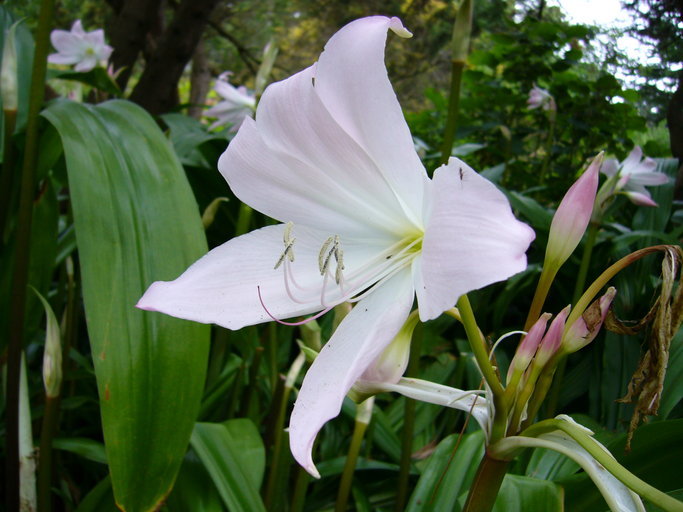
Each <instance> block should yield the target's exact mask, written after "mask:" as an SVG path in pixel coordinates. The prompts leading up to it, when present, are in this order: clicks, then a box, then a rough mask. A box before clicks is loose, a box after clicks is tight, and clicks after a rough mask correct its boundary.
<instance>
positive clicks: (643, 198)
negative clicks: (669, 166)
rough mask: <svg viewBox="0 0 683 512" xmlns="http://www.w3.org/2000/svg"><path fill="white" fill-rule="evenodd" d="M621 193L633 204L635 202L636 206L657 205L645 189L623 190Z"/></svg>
mask: <svg viewBox="0 0 683 512" xmlns="http://www.w3.org/2000/svg"><path fill="white" fill-rule="evenodd" d="M622 193H623V194H624V195H625V196H626V197H628V198H629V200H630V201H631V202H632V203H633V204H637V205H638V206H651V207H656V206H658V205H657V203H656V202H655V201H654V200H653V199H652V197H651V196H650V193H649V192H648V191H647V190H645V189H642V190H641V191H635V190H624V191H623V192H622Z"/></svg>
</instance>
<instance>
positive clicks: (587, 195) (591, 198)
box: [545, 153, 602, 268]
mask: <svg viewBox="0 0 683 512" xmlns="http://www.w3.org/2000/svg"><path fill="white" fill-rule="evenodd" d="M601 163H602V153H600V154H599V155H598V156H596V157H595V158H594V159H593V161H592V162H591V164H590V165H589V166H588V169H586V172H584V173H583V174H582V175H581V177H580V178H579V179H578V180H576V182H575V183H574V184H573V185H572V186H571V187H570V188H569V190H568V191H567V193H566V194H565V196H564V198H562V202H561V203H560V206H558V207H557V211H556V212H555V216H554V217H553V221H552V224H551V225H550V235H549V237H548V246H547V248H546V252H545V264H546V265H554V266H556V267H557V268H559V267H560V266H562V264H563V263H564V262H565V261H567V258H569V256H571V254H572V253H573V252H574V249H576V246H577V245H579V242H580V241H581V238H582V237H583V234H584V233H585V231H586V228H587V227H588V223H589V222H590V219H591V214H592V213H593V204H594V203H595V195H596V193H597V191H598V173H599V171H600V164H601Z"/></svg>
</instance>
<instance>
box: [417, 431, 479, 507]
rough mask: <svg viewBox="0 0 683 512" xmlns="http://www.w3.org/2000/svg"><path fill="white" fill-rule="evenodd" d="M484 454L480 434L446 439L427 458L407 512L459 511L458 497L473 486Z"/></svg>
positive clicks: (454, 436) (452, 436)
mask: <svg viewBox="0 0 683 512" xmlns="http://www.w3.org/2000/svg"><path fill="white" fill-rule="evenodd" d="M483 454H484V433H483V432H482V431H476V432H473V433H471V434H467V435H465V436H463V437H462V438H461V439H460V436H459V435H458V434H452V435H450V436H448V437H447V438H445V439H444V440H443V441H441V442H440V443H439V446H437V448H436V450H435V451H434V453H433V454H432V456H431V457H430V458H429V460H428V462H427V465H426V466H425V469H424V471H423V472H422V476H420V479H419V480H418V482H417V486H416V487H415V490H414V491H413V494H412V496H411V497H410V501H409V503H408V507H407V508H406V511H407V512H417V511H441V510H452V511H457V510H460V506H459V505H458V496H460V494H462V493H463V492H464V491H465V490H467V489H468V488H469V486H470V484H471V483H472V479H473V478H474V474H475V472H476V470H477V464H478V463H479V461H480V460H481V457H482V456H483Z"/></svg>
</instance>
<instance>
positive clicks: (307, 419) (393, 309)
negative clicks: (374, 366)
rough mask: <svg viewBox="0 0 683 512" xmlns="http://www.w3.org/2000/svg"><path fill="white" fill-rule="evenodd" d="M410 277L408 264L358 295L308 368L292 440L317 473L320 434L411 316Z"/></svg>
mask: <svg viewBox="0 0 683 512" xmlns="http://www.w3.org/2000/svg"><path fill="white" fill-rule="evenodd" d="M411 281H412V280H411V277H410V272H409V271H407V270H405V271H403V272H401V273H399V274H397V275H396V276H394V277H393V278H391V279H390V280H388V281H387V282H385V283H383V284H382V285H381V286H380V287H379V288H377V289H376V290H374V291H373V292H372V293H371V294H370V295H369V296H367V297H366V298H365V299H363V300H362V301H360V302H359V303H358V304H357V305H356V307H354V308H353V310H351V312H350V313H349V314H348V316H347V317H346V318H344V320H343V321H342V323H341V324H340V325H339V327H338V328H337V330H336V331H335V333H334V335H333V336H332V338H331V339H330V341H328V342H327V344H325V346H324V347H323V349H322V350H321V351H320V354H319V355H318V357H317V358H316V360H315V361H314V362H313V364H312V365H311V368H310V369H309V370H308V373H307V374H306V377H305V378H304V382H303V384H302V386H301V391H300V392H299V396H298V398H297V400H296V403H295V404H294V410H293V411H292V417H291V419H290V423H289V442H290V446H291V450H292V454H293V455H294V458H295V459H296V460H297V462H298V463H299V464H301V465H302V466H303V467H304V469H306V471H308V472H309V473H310V474H312V475H313V476H316V477H318V476H319V475H318V472H317V470H316V468H315V465H314V464H313V459H312V455H311V450H312V447H313V441H314V440H315V437H316V435H317V434H318V432H319V431H320V429H321V428H322V426H323V425H324V424H325V423H326V422H327V421H328V420H330V419H332V418H334V417H335V416H337V415H338V414H339V411H340V410H341V406H342V402H343V401H344V397H345V396H346V393H347V392H348V391H349V389H351V386H353V384H354V383H355V382H356V380H357V379H358V377H359V376H360V375H361V374H362V373H363V372H364V371H365V369H366V368H367V367H368V366H369V365H370V364H371V363H372V362H373V361H374V360H375V358H376V357H377V356H378V355H379V354H380V353H381V352H382V350H384V348H385V347H386V346H387V345H388V344H389V343H390V342H391V340H392V339H393V338H394V336H395V335H396V333H397V332H398V331H399V329H400V328H401V326H402V325H403V322H404V321H405V319H406V318H407V317H408V313H409V312H410V308H411V306H412V303H413V296H414V291H413V286H412V282H411Z"/></svg>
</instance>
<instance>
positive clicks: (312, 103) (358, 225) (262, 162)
mask: <svg viewBox="0 0 683 512" xmlns="http://www.w3.org/2000/svg"><path fill="white" fill-rule="evenodd" d="M310 73H311V70H310V68H309V69H308V70H304V71H302V72H301V73H299V74H297V75H294V76H293V77H291V78H289V79H287V80H285V81H284V82H280V83H279V84H274V85H271V86H270V87H269V88H268V89H267V90H266V92H265V93H264V95H263V99H262V101H261V103H260V104H259V107H258V111H257V113H256V118H257V120H256V122H254V121H252V120H251V119H245V120H244V123H243V124H242V126H241V127H240V131H239V132H238V133H237V135H236V136H235V138H234V139H233V140H232V142H231V143H230V145H229V146H228V148H227V149H226V151H225V153H223V155H221V158H220V159H219V161H218V169H219V170H220V171H221V173H222V174H223V176H224V177H225V179H226V180H227V181H228V184H229V185H230V188H231V189H232V190H233V192H234V193H235V195H236V196H237V197H239V198H240V200H242V201H243V202H245V203H247V204H248V205H250V206H252V207H253V208H255V209H257V210H259V211H261V212H263V213H265V214H266V215H269V216H270V217H273V218H275V219H278V220H281V221H283V222H288V221H292V222H294V223H295V224H304V225H309V226H312V227H314V228H317V229H321V230H323V231H327V232H329V233H330V234H337V233H338V234H341V235H346V236H354V237H359V238H362V237H368V238H376V237H378V236H381V234H382V233H386V234H387V236H390V233H391V232H392V230H404V227H405V217H404V216H403V215H402V210H401V209H400V207H399V206H397V202H396V201H395V198H394V196H393V195H392V196H389V194H390V192H391V191H390V189H389V187H388V186H387V185H386V184H385V183H378V180H377V179H376V176H375V177H373V174H372V171H373V169H374V167H373V164H372V162H369V161H368V158H367V156H366V155H365V153H364V152H363V151H362V150H361V149H360V148H359V147H358V145H357V144H356V143H355V142H354V141H353V140H352V139H351V138H350V137H348V136H347V135H346V134H344V132H343V131H342V130H340V129H339V126H338V125H337V124H336V123H335V121H334V120H333V119H332V118H330V116H329V114H328V113H327V112H326V111H325V110H324V109H322V108H318V107H320V105H319V102H318V100H317V98H316V97H315V95H314V93H313V91H312V87H310V86H308V90H307V89H306V82H307V81H308V83H309V84H310ZM293 92H296V93H297V94H302V95H305V97H304V98H301V97H299V96H294V95H292V93H293ZM287 102H291V104H292V105H302V104H305V105H307V110H305V111H296V110H294V111H289V112H288V114H289V115H288V116H287V117H286V118H281V119H274V117H273V114H274V113H276V112H283V111H286V110H287V108H286V104H287ZM309 107H310V108H309ZM261 118H263V120H262V119H261ZM275 133H276V134H277V136H278V137H280V136H282V137H283V138H284V139H283V140H280V139H279V138H276V137H275V135H274V134H275ZM266 134H268V136H267V137H266ZM382 187H383V188H382ZM392 200H393V201H394V202H393V203H390V202H389V201H392ZM387 203H388V204H387Z"/></svg>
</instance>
